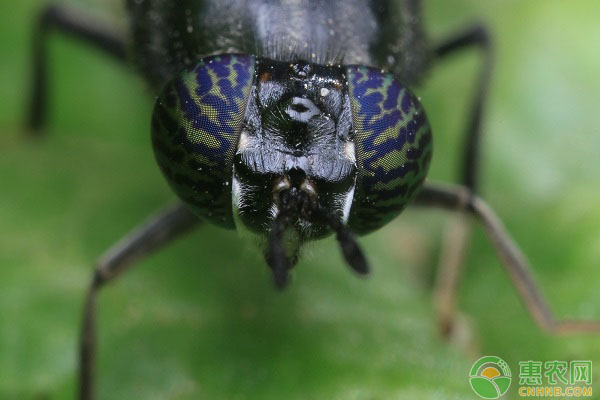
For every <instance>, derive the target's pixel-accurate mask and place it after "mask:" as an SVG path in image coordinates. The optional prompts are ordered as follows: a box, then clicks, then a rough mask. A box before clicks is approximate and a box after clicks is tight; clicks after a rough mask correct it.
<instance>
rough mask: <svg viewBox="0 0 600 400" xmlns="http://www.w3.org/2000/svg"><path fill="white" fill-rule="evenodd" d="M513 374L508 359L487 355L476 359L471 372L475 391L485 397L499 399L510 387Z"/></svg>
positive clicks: (470, 377)
mask: <svg viewBox="0 0 600 400" xmlns="http://www.w3.org/2000/svg"><path fill="white" fill-rule="evenodd" d="M511 379H512V375H511V373H510V368H508V364H507V363H506V361H504V360H503V359H501V358H500V357H496V356H485V357H481V358H480V359H479V360H477V361H475V364H473V366H472V367H471V372H470V374H469V382H470V383H471V387H472V388H473V391H474V392H475V393H476V394H477V395H478V396H479V397H481V398H484V399H497V398H498V397H500V396H502V395H504V394H505V393H506V392H507V391H508V388H509V387H510V381H511Z"/></svg>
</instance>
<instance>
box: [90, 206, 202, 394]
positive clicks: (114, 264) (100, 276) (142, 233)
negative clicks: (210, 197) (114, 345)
mask: <svg viewBox="0 0 600 400" xmlns="http://www.w3.org/2000/svg"><path fill="white" fill-rule="evenodd" d="M199 222H200V220H199V219H198V218H197V217H196V216H195V215H194V214H192V213H191V212H190V211H189V210H188V209H187V208H186V207H185V206H183V205H182V204H177V205H174V206H171V207H168V208H167V209H165V210H162V211H160V212H159V213H157V214H156V215H154V216H152V217H150V218H149V219H148V220H147V221H146V222H144V223H142V224H141V225H139V226H138V227H137V228H135V229H134V230H133V231H131V232H130V233H129V234H128V235H126V236H125V237H123V238H122V239H121V240H120V241H119V242H117V243H116V244H115V245H113V246H112V247H111V248H109V249H108V250H107V251H106V252H105V253H104V254H103V255H102V256H101V257H100V259H99V260H98V262H97V264H96V268H95V271H94V275H93V278H92V281H91V283H90V286H89V288H88V292H87V295H86V300H85V306H84V311H83V323H82V328H81V339H80V349H79V399H80V400H91V399H93V398H94V393H93V386H94V359H95V350H96V294H97V292H98V291H99V290H100V288H101V287H102V286H104V285H105V284H107V283H108V282H109V281H111V280H113V279H114V278H116V277H117V276H119V275H120V274H121V273H122V272H124V271H126V270H127V269H129V268H130V267H132V266H133V265H134V264H135V263H136V262H137V261H138V260H140V259H142V258H144V257H146V256H148V255H150V254H151V253H153V252H154V251H156V250H158V249H159V248H161V247H162V246H164V245H166V244H168V243H170V242H171V241H173V240H174V239H176V238H177V237H179V236H180V235H181V234H183V233H185V232H187V231H189V230H190V229H191V228H193V227H194V226H195V225H197V224H198V223H199Z"/></svg>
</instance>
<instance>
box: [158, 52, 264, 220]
mask: <svg viewBox="0 0 600 400" xmlns="http://www.w3.org/2000/svg"><path fill="white" fill-rule="evenodd" d="M254 68H255V59H254V57H253V56H250V55H240V54H223V55H218V56H212V57H207V58H204V59H202V60H201V61H200V62H199V63H198V64H197V65H196V66H195V67H194V68H192V69H191V70H188V71H184V72H183V73H181V74H180V75H179V76H177V77H176V78H174V79H173V80H171V81H170V82H169V83H168V84H167V85H166V87H165V88H164V90H163V91H162V94H161V95H160V96H159V98H158V100H157V101H156V104H155V107H154V113H153V116H152V145H153V148H154V154H155V156H156V160H157V162H158V165H159V167H160V169H161V170H162V172H163V174H164V175H165V177H166V179H167V181H168V183H169V185H170V186H171V188H172V189H173V190H174V191H175V193H176V194H177V195H178V196H179V197H180V198H181V199H182V200H183V201H184V202H185V203H187V204H188V205H190V206H191V208H192V210H193V211H194V212H195V213H196V214H197V215H199V216H200V217H202V218H204V219H206V220H208V221H210V222H212V223H214V224H217V225H220V226H222V227H226V228H233V227H234V223H233V217H232V210H231V186H232V182H231V181H232V165H233V156H234V154H235V151H236V148H237V144H238V139H239V135H240V131H241V128H242V123H243V119H244V113H245V110H246V105H247V103H248V98H249V96H250V89H251V87H252V83H253V80H254Z"/></svg>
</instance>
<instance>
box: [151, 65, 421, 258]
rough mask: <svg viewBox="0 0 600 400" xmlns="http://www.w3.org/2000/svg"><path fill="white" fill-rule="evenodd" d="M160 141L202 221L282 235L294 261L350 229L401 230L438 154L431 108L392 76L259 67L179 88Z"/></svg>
mask: <svg viewBox="0 0 600 400" xmlns="http://www.w3.org/2000/svg"><path fill="white" fill-rule="evenodd" d="M152 132H153V133H152V135H153V136H152V137H153V144H154V150H155V153H156V158H157V161H158V164H159V165H160V167H161V169H162V171H163V173H164V174H165V176H166V178H167V180H168V181H169V184H170V185H171V187H172V188H173V189H174V190H175V192H176V193H177V194H178V195H179V196H180V197H181V199H182V200H184V201H185V202H186V203H187V204H189V205H190V206H191V207H192V208H193V209H194V210H195V212H196V213H197V214H198V215H199V216H201V217H202V218H204V219H207V220H209V221H210V222H213V223H216V224H218V225H221V226H225V227H231V228H232V227H234V226H236V225H237V226H238V227H243V228H246V229H248V230H250V231H252V232H254V233H256V234H258V235H259V236H260V237H267V236H268V235H269V233H270V232H273V231H274V230H277V231H281V232H282V233H285V234H287V236H289V237H292V238H294V240H293V241H294V242H295V243H296V245H295V246H294V248H293V249H292V250H291V254H292V255H293V256H295V255H297V248H298V246H299V245H300V244H301V243H303V242H305V241H307V240H313V239H318V238H322V237H325V236H327V235H328V234H330V233H331V232H333V231H336V229H338V230H339V229H341V228H340V227H341V226H342V225H343V226H348V227H349V228H350V229H352V230H354V231H355V232H358V233H367V232H370V231H372V230H375V229H377V228H379V227H381V226H383V225H384V224H386V223H387V222H388V221H389V220H391V219H392V218H394V217H395V216H396V215H397V214H398V213H399V212H400V211H401V210H402V209H403V208H404V207H405V206H406V205H407V204H408V203H409V202H410V200H411V199H412V197H413V196H414V195H415V193H416V191H417V189H418V188H419V187H420V185H421V184H422V182H423V180H424V178H425V175H426V173H427V169H428V165H429V160H430V158H431V148H432V147H431V131H430V128H429V124H428V122H427V118H426V117H425V114H424V111H423V110H422V107H421V105H420V103H419V101H418V100H417V99H416V98H415V97H414V96H413V95H412V94H411V93H410V91H409V90H408V89H407V88H405V87H404V86H403V85H402V84H400V83H399V82H398V81H397V80H396V79H395V78H394V77H393V76H392V75H390V74H386V73H383V72H381V71H380V70H376V69H374V68H368V67H363V66H339V65H338V66H324V65H317V64H313V63H308V62H304V61H293V62H289V61H288V62H283V61H275V60H270V59H266V58H257V57H254V56H250V55H232V54H224V55H219V56H213V57H208V58H205V59H203V60H202V61H201V62H200V63H199V64H198V65H197V66H196V67H194V68H193V69H191V70H188V71H184V72H183V73H182V74H180V75H179V76H178V77H177V78H175V79H174V80H172V81H171V82H170V83H169V84H168V85H167V86H166V88H165V89H164V91H163V93H162V95H161V96H160V97H159V99H158V101H157V103H156V107H155V111H154V115H153V131H152ZM280 215H285V218H281V219H280V221H279V223H280V225H281V224H284V225H285V227H282V226H279V227H278V228H277V229H275V226H274V225H275V221H276V220H277V217H278V216H280ZM336 227H337V228H336ZM338 237H339V232H338Z"/></svg>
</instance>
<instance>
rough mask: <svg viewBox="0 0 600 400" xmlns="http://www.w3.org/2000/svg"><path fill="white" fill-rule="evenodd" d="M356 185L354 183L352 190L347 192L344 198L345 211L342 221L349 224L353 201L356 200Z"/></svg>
mask: <svg viewBox="0 0 600 400" xmlns="http://www.w3.org/2000/svg"><path fill="white" fill-rule="evenodd" d="M354 186H355V185H352V187H351V188H350V190H348V191H347V192H346V196H345V199H344V207H343V210H344V212H343V213H342V221H343V222H344V224H347V223H348V218H350V209H351V208H352V201H353V200H354Z"/></svg>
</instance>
